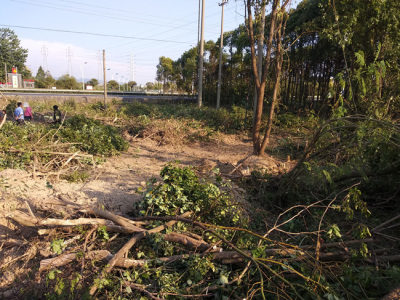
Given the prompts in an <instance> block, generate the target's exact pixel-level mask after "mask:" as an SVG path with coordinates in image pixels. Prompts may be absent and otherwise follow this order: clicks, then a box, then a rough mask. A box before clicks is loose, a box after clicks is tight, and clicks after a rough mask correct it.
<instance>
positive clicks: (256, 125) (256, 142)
mask: <svg viewBox="0 0 400 300" xmlns="http://www.w3.org/2000/svg"><path fill="white" fill-rule="evenodd" d="M279 2H280V0H273V3H272V11H271V23H270V31H269V37H268V41H267V44H266V45H267V55H266V57H265V59H264V67H263V71H262V75H261V78H260V77H259V76H258V66H257V58H256V51H255V39H254V28H253V15H252V10H251V8H252V5H251V4H252V1H251V0H247V13H248V21H247V30H248V34H249V38H250V49H251V62H252V66H253V75H254V78H255V85H256V90H257V105H256V107H255V109H256V112H255V117H254V122H253V150H254V154H258V155H260V154H261V152H260V150H261V140H260V128H261V119H262V113H263V104H264V92H265V83H266V78H267V74H268V71H269V68H270V62H271V53H272V40H273V36H274V32H275V24H276V14H277V8H278V4H279ZM262 3H263V5H265V1H264V0H263V1H262Z"/></svg>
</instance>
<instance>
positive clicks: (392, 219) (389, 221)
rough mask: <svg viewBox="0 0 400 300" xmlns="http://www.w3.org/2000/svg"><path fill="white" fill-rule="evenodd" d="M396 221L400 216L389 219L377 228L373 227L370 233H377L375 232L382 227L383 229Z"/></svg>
mask: <svg viewBox="0 0 400 300" xmlns="http://www.w3.org/2000/svg"><path fill="white" fill-rule="evenodd" d="M398 219H400V215H398V216H395V217H393V218H391V219H390V220H387V221H386V222H383V223H382V224H380V225H379V226H376V227H375V228H374V229H372V230H371V231H372V232H377V231H380V230H383V229H384V227H385V226H386V225H388V224H390V223H393V222H394V221H396V220H398Z"/></svg>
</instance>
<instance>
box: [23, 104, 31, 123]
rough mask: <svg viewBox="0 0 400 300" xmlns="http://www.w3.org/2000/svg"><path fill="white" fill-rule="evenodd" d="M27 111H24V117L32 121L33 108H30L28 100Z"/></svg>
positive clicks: (25, 105)
mask: <svg viewBox="0 0 400 300" xmlns="http://www.w3.org/2000/svg"><path fill="white" fill-rule="evenodd" d="M24 107H25V112H24V119H25V120H28V121H31V120H33V114H32V108H30V106H29V104H28V103H27V102H25V103H24Z"/></svg>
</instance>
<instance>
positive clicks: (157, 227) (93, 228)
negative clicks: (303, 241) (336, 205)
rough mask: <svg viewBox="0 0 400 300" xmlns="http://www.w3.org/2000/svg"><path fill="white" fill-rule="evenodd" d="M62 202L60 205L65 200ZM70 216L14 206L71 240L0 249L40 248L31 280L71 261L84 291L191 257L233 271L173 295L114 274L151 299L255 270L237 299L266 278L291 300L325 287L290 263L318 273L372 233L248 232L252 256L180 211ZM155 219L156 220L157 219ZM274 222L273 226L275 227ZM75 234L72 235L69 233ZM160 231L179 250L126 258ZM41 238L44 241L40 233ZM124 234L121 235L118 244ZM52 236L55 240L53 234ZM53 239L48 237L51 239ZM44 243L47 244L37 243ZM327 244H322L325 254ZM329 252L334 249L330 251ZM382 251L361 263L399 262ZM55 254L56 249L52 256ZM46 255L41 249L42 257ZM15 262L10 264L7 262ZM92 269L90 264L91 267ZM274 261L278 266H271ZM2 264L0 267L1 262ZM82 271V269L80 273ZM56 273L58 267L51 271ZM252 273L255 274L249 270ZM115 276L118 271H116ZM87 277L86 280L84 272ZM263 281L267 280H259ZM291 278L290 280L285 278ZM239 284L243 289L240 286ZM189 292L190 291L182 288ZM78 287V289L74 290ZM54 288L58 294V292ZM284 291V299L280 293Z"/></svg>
mask: <svg viewBox="0 0 400 300" xmlns="http://www.w3.org/2000/svg"><path fill="white" fill-rule="evenodd" d="M65 204H66V203H64V205H65ZM74 209H76V213H77V215H82V214H84V215H85V217H79V218H74V219H73V218H69V219H59V218H40V217H38V216H37V215H36V214H34V213H33V212H32V210H30V209H29V206H28V211H29V212H30V213H29V214H26V213H23V212H21V211H14V212H12V213H11V214H9V215H8V218H10V219H11V220H13V221H15V222H16V223H18V224H20V225H22V226H27V227H29V228H34V229H35V230H36V232H37V234H38V236H39V237H40V239H43V240H50V239H51V238H54V237H58V238H60V237H68V236H69V237H71V235H72V238H69V239H66V240H63V242H62V243H60V244H59V248H55V247H54V246H53V248H52V249H53V253H51V252H52V251H49V249H48V248H42V249H41V248H40V247H37V245H38V243H36V248H35V250H34V252H33V253H32V247H29V243H26V242H23V241H20V240H15V239H14V240H3V241H0V244H1V245H2V248H6V247H8V246H15V245H18V246H20V247H27V250H26V251H25V253H24V254H23V255H22V256H21V257H19V259H21V260H22V259H23V258H25V257H26V256H28V255H29V256H30V257H31V258H32V257H35V255H38V254H39V253H40V255H41V256H46V255H48V256H52V257H49V258H44V259H42V260H40V267H39V274H42V275H39V281H40V280H42V281H44V275H46V274H47V276H48V274H52V273H51V272H54V270H57V271H59V270H60V268H67V266H68V265H71V264H73V267H72V269H73V270H72V271H71V270H70V272H69V273H76V274H81V277H80V278H81V280H82V282H85V284H87V286H86V287H83V289H84V288H86V289H88V290H89V293H90V295H97V296H99V295H101V294H102V292H100V294H96V293H98V292H99V289H101V288H104V286H105V285H106V284H105V282H109V281H106V279H107V278H110V277H109V274H110V273H116V274H118V273H121V270H127V269H128V270H129V269H134V270H141V271H143V270H149V268H150V269H153V271H156V270H157V269H160V268H168V267H170V266H173V264H174V263H179V262H182V261H185V260H186V261H187V260H191V259H193V258H207V260H208V261H212V262H215V263H218V264H220V265H226V266H227V267H228V268H230V269H231V268H232V269H235V270H236V272H235V274H236V275H235V276H232V277H231V278H230V277H229V278H228V277H226V278H225V277H224V276H222V275H221V276H220V280H219V281H217V283H216V282H213V281H212V280H211V281H208V280H207V278H204V280H203V282H200V283H199V285H200V286H199V287H200V288H199V287H198V288H197V289H196V290H200V292H198V293H197V294H180V293H175V292H172V291H168V290H167V291H166V290H165V289H164V287H162V286H159V285H158V284H157V281H156V280H154V282H152V283H151V284H143V283H142V284H140V283H137V282H135V280H132V279H127V278H125V277H124V276H122V278H121V284H122V286H123V287H124V289H125V290H126V289H128V290H135V291H136V293H137V294H138V295H140V294H141V295H146V296H148V297H149V298H152V299H166V298H168V296H179V297H183V298H185V297H186V298H196V297H197V298H203V297H213V296H214V295H215V293H216V292H219V293H222V294H225V293H232V292H231V291H230V289H228V287H229V286H233V285H234V284H236V285H237V284H238V283H240V282H243V281H246V280H248V281H251V278H249V276H250V274H252V273H254V272H255V271H257V272H258V275H259V276H255V277H256V278H257V281H256V282H254V283H253V284H256V285H258V287H257V288H254V287H253V288H251V289H249V290H246V289H244V290H241V291H240V293H243V294H241V295H240V296H243V297H250V298H251V297H253V296H256V295H258V296H260V295H261V296H262V297H263V298H265V297H266V296H265V295H266V293H268V292H269V291H270V290H269V289H270V288H271V287H269V288H267V286H269V283H273V285H275V289H277V290H279V292H280V294H281V295H282V297H283V298H290V296H291V295H296V297H297V298H298V299H304V297H303V296H304V292H307V293H311V294H313V293H315V292H317V291H319V293H317V294H320V293H321V292H325V293H327V292H328V291H327V290H326V287H324V286H323V284H321V283H320V282H317V281H316V280H314V279H313V278H312V277H308V276H306V275H303V274H302V273H301V272H300V271H299V270H298V269H297V268H296V267H292V266H291V265H295V263H299V262H304V263H305V265H308V266H309V267H311V268H316V270H319V271H318V272H320V273H321V274H323V273H324V272H323V271H322V267H323V266H325V264H326V266H328V265H329V264H328V262H339V261H346V260H348V259H350V258H351V256H352V254H351V247H353V246H357V245H360V244H362V243H366V244H371V245H372V244H373V243H374V242H375V241H374V239H373V238H368V239H363V240H352V241H347V242H345V241H342V242H337V243H325V244H323V245H306V246H300V247H298V246H295V245H290V244H286V243H282V242H278V241H274V240H271V239H269V238H266V237H263V236H259V235H258V234H256V233H252V232H249V233H250V234H252V235H253V236H255V237H257V238H258V243H260V244H261V243H262V242H263V241H268V244H269V247H268V248H262V249H263V250H262V255H260V254H257V253H255V250H256V249H252V250H244V249H240V248H238V247H237V246H235V245H234V244H233V243H232V242H231V241H229V240H227V239H226V238H225V237H224V236H222V235H221V234H220V233H218V230H217V228H216V227H215V226H214V225H211V224H206V223H202V222H199V221H196V220H194V219H193V218H191V216H193V213H192V212H185V213H183V214H181V215H179V216H162V217H160V216H148V217H140V218H126V217H123V216H120V215H117V214H114V213H111V212H109V211H107V210H104V209H99V208H89V207H74ZM399 218H400V216H398V217H397V218H396V219H392V220H390V221H389V222H386V223H385V224H381V225H380V226H378V227H377V228H375V229H374V231H376V232H379V231H381V230H382V229H384V228H385V227H388V226H390V225H391V224H393V223H394V222H395V221H396V220H398V219H399ZM160 222H161V223H160ZM179 223H185V224H190V225H191V226H193V228H196V229H199V230H201V231H202V232H203V233H206V232H207V233H209V234H211V235H213V236H214V237H216V238H217V241H216V242H215V243H213V244H209V243H208V242H206V241H205V240H204V239H203V237H202V236H201V235H198V234H197V233H194V232H191V231H186V232H182V231H180V230H178V228H177V227H179ZM78 227H79V228H80V230H81V233H76V232H75V231H76V228H78ZM278 227H279V226H278ZM104 230H106V232H108V233H113V234H115V235H114V236H113V237H112V238H110V239H108V241H107V243H104V242H103V243H102V242H100V243H99V240H98V239H99V235H100V233H101V232H103V231H104ZM231 230H237V231H240V230H243V229H240V228H231ZM74 232H75V233H74ZM154 235H160V236H161V237H162V239H163V240H164V241H168V242H170V243H172V244H173V245H175V246H174V247H176V248H177V249H180V250H182V249H185V251H184V252H185V253H184V254H179V255H171V256H166V257H157V258H153V259H149V258H146V259H134V258H129V257H128V253H129V252H130V251H132V248H136V247H140V243H141V241H142V240H143V239H144V238H145V237H149V236H154ZM46 236H47V238H46ZM126 238H128V240H127V241H126ZM58 240H59V239H58ZM112 240H115V241H118V243H117V245H118V247H117V248H116V249H115V252H112V251H110V250H108V249H104V248H107V247H108V246H109V244H110V243H111V241H112ZM53 243H54V242H53ZM43 245H47V246H48V243H47V244H46V243H43ZM327 249H330V250H329V251H327ZM331 249H336V250H334V251H332V250H331ZM389 251H390V250H389V249H379V250H375V251H374V256H373V257H370V258H365V259H364V260H363V261H364V262H365V263H370V264H374V265H376V266H378V265H379V264H381V263H387V262H400V255H394V256H390V255H387V253H388V252H389ZM54 252H57V253H54ZM46 253H47V254H46ZM15 262H16V261H13V263H15ZM94 266H95V267H94ZM276 266H280V267H283V269H282V270H280V271H277V269H276V268H275V267H276ZM2 267H5V266H4V265H3V266H2ZM85 268H88V270H90V272H88V271H87V270H86V269H85ZM59 272H60V273H61V271H59ZM257 272H256V273H255V274H257ZM122 273H123V272H122ZM86 276H87V277H86ZM298 279H302V283H301V284H300V283H297V282H298ZM267 282H268V284H267ZM293 282H294V283H293ZM246 286H248V287H249V286H250V285H247V284H246ZM187 290H188V291H190V288H188V289H187ZM81 292H82V291H81ZM61 294H62V291H60V295H61ZM285 295H286V296H285Z"/></svg>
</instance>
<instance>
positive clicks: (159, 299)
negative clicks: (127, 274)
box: [129, 283, 164, 300]
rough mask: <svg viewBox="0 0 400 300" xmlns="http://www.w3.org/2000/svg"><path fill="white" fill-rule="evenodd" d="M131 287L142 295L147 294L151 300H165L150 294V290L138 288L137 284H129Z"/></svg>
mask: <svg viewBox="0 0 400 300" xmlns="http://www.w3.org/2000/svg"><path fill="white" fill-rule="evenodd" d="M129 286H130V287H131V288H133V289H135V290H137V291H139V292H141V293H144V294H146V295H147V296H149V297H150V298H151V299H154V300H164V299H162V298H158V297H156V296H154V295H153V294H152V293H150V292H149V291H148V290H146V289H144V288H142V287H140V286H138V285H137V284H132V283H131V284H129Z"/></svg>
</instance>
